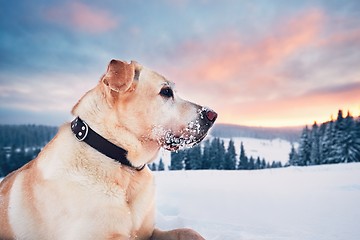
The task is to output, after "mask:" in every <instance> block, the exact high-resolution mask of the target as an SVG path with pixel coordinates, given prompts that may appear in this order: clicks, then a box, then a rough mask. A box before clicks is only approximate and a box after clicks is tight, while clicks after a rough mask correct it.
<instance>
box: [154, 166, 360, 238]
mask: <svg viewBox="0 0 360 240" xmlns="http://www.w3.org/2000/svg"><path fill="white" fill-rule="evenodd" d="M154 174H155V176H156V185H157V211H158V213H157V227H159V228H162V229H172V228H179V227H190V228H193V229H196V230H197V231H198V232H200V233H201V234H202V235H203V236H204V237H205V238H206V239H207V240H235V239H236V240H242V239H245V240H265V239H266V240H275V239H276V240H279V239H280V240H281V239H287V240H289V239H291V240H333V239H339V240H340V239H341V240H358V239H360V164H359V163H353V164H341V165H323V166H314V167H290V168H282V169H267V170H257V171H177V172H168V171H165V172H155V173H154Z"/></svg>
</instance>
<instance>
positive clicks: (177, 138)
mask: <svg viewBox="0 0 360 240" xmlns="http://www.w3.org/2000/svg"><path fill="white" fill-rule="evenodd" d="M217 116H218V115H217V113H216V112H215V111H213V110H211V109H209V108H205V107H202V108H200V109H199V110H198V114H197V118H196V119H195V120H194V121H191V122H190V123H188V125H187V127H186V128H185V129H183V130H182V131H180V133H178V134H174V133H173V132H171V131H167V132H165V135H164V136H163V138H162V139H161V140H160V142H161V145H162V146H163V148H165V149H167V150H170V151H176V150H178V149H181V148H184V147H193V146H195V145H196V144H198V143H199V142H201V141H202V140H203V139H204V138H205V137H206V134H207V133H208V131H209V129H210V128H211V127H212V125H213V124H214V122H215V121H216V119H217Z"/></svg>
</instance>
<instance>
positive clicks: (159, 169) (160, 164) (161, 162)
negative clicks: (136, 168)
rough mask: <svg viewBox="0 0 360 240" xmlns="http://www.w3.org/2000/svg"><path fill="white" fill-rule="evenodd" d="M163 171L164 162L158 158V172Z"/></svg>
mask: <svg viewBox="0 0 360 240" xmlns="http://www.w3.org/2000/svg"><path fill="white" fill-rule="evenodd" d="M164 170H165V166H164V162H163V160H162V158H160V161H159V166H158V171H164Z"/></svg>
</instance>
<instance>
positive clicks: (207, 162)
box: [201, 140, 211, 169]
mask: <svg viewBox="0 0 360 240" xmlns="http://www.w3.org/2000/svg"><path fill="white" fill-rule="evenodd" d="M210 154H211V145H210V140H206V141H205V142H204V149H203V154H202V157H201V159H202V160H201V162H202V167H201V169H210V166H211V159H210Z"/></svg>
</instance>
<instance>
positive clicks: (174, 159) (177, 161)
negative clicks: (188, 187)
mask: <svg viewBox="0 0 360 240" xmlns="http://www.w3.org/2000/svg"><path fill="white" fill-rule="evenodd" d="M185 154H186V153H185V151H184V150H181V151H178V152H171V163H170V170H183V169H184V159H185Z"/></svg>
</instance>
